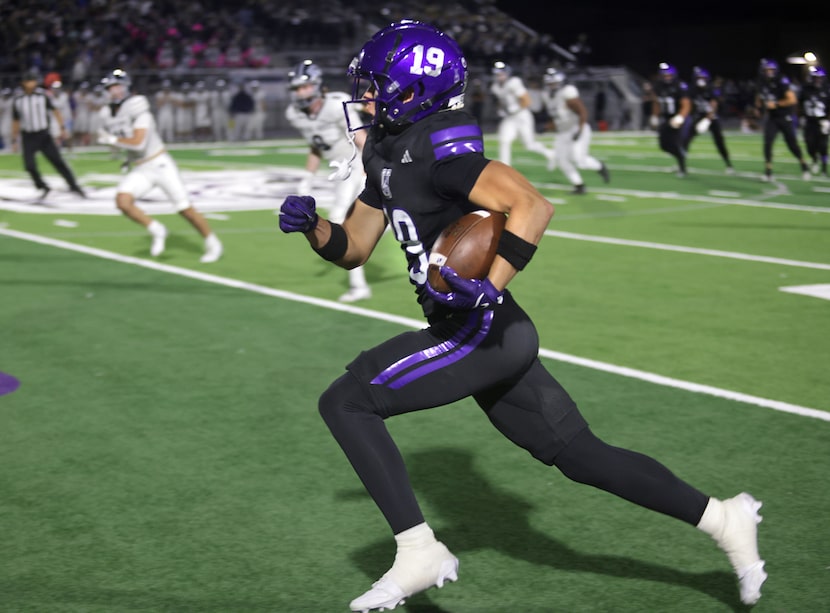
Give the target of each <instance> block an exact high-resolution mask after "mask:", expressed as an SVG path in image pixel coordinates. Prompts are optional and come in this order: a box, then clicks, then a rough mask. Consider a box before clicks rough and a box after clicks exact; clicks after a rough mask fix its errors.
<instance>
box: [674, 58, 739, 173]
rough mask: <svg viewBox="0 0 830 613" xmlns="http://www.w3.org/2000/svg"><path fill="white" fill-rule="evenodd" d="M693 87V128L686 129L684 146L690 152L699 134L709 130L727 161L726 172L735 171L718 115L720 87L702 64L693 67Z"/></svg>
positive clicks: (691, 96)
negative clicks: (714, 82)
mask: <svg viewBox="0 0 830 613" xmlns="http://www.w3.org/2000/svg"><path fill="white" fill-rule="evenodd" d="M692 76H693V77H694V79H693V81H692V88H691V94H690V98H691V100H692V124H693V126H692V128H691V129H688V130H686V140H685V142H684V144H683V148H684V149H685V150H686V152H687V153H688V151H689V145H690V144H691V142H692V140H693V139H694V138H695V136H697V135H698V134H704V133H705V132H709V133H711V134H712V140H714V141H715V147H717V149H718V153H720V156H721V158H722V159H723V161H724V163H726V174H728V175H731V174H733V173H734V172H735V169H734V168H732V162H731V161H730V159H729V150H728V149H727V148H726V141H725V140H724V138H723V128H722V127H721V123H720V117H719V116H718V105H719V104H720V89H719V88H717V87H715V85H714V84H713V83H712V77H711V75H710V74H709V71H708V70H706V69H705V68H702V67H700V66H695V67H694V68H692Z"/></svg>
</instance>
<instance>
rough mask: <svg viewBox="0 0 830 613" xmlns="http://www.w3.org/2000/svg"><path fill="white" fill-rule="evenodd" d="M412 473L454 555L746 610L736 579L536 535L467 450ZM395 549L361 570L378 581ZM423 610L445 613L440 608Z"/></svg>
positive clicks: (434, 458) (363, 558)
mask: <svg viewBox="0 0 830 613" xmlns="http://www.w3.org/2000/svg"><path fill="white" fill-rule="evenodd" d="M407 466H408V469H409V473H410V477H411V479H412V482H413V484H414V485H415V489H416V492H417V494H418V496H419V497H420V498H421V499H422V500H423V501H424V502H425V503H427V502H428V503H429V504H430V505H431V507H432V508H433V509H437V517H435V518H434V520H433V521H436V522H440V524H441V534H440V537H441V540H443V541H444V542H446V543H448V544H449V546H450V548H451V549H452V551H453V552H454V553H455V554H456V555H459V554H463V553H464V552H470V551H477V550H483V549H494V550H496V551H498V552H500V553H502V554H504V555H507V556H510V557H513V558H516V559H520V560H524V561H526V562H530V563H532V564H536V565H540V566H549V567H551V568H555V569H559V570H563V571H567V572H586V573H593V574H600V575H608V576H610V577H618V578H623V579H640V580H646V581H657V582H661V583H666V584H670V585H679V586H685V587H688V588H690V589H693V590H697V591H699V592H701V593H704V594H706V595H707V596H709V597H711V598H713V599H715V600H718V601H720V602H722V603H724V604H725V605H726V606H728V607H729V608H730V609H732V610H736V611H740V610H746V609H747V608H746V607H744V606H743V605H742V604H741V602H740V600H739V599H738V593H737V586H736V584H735V579H734V576H733V575H732V573H730V572H726V571H712V572H706V573H694V572H687V571H683V570H680V569H676V568H670V567H667V566H662V565H660V564H655V563H651V562H646V561H643V560H637V559H633V558H628V557H622V556H611V555H595V554H585V553H581V552H579V551H577V550H574V549H572V548H570V547H569V546H567V545H565V544H564V543H562V542H560V541H558V540H556V539H555V538H552V537H551V536H550V535H549V534H545V533H543V532H540V531H538V530H537V529H536V528H534V527H533V526H532V525H531V522H530V515H531V511H532V510H533V505H532V504H531V503H529V502H527V501H526V500H523V499H521V498H519V497H517V496H515V494H513V493H512V492H511V493H507V492H505V491H501V490H499V488H498V487H497V486H495V485H493V484H491V483H490V482H489V481H488V480H487V478H486V477H484V476H483V475H482V474H481V473H480V472H478V471H477V470H476V467H475V466H474V462H473V455H472V454H470V453H468V452H466V451H461V450H457V449H431V450H427V451H421V452H417V453H413V454H410V455H408V456H407ZM448 466H452V467H453V470H452V472H447V467H448ZM461 501H463V502H461ZM488 535H489V536H488ZM390 547H392V545H391V544H390V542H389V540H388V539H383V540H381V541H379V542H377V543H372V544H370V545H368V546H366V547H364V548H361V549H359V550H357V551H355V552H354V553H353V554H352V558H353V560H354V562H355V564H356V565H357V566H358V567H359V568H360V569H361V570H363V571H364V572H366V574H367V575H368V576H370V577H372V578H375V575H377V573H378V571H379V570H382V569H383V570H385V569H386V567H387V565H388V564H389V563H390V562H391V560H390ZM428 597H429V592H426V593H425V594H423V595H422V596H418V597H417V599H418V601H420V603H422V604H423V603H424V599H428ZM407 604H409V603H407ZM586 604H587V602H586ZM425 606H426V605H425ZM410 610H413V611H414V610H416V609H410ZM417 610H418V611H424V612H427V611H429V612H432V611H440V609H437V608H436V609H432V608H426V609H417Z"/></svg>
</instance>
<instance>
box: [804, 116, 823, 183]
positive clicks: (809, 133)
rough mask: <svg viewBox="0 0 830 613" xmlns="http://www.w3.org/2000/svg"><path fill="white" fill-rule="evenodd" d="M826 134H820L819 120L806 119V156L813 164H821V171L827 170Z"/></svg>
mask: <svg viewBox="0 0 830 613" xmlns="http://www.w3.org/2000/svg"><path fill="white" fill-rule="evenodd" d="M827 137H828V135H827V134H822V133H821V125H820V124H819V120H818V119H815V118H813V117H808V118H807V121H806V123H805V124H804V144H805V145H806V146H807V156H808V157H809V158H810V159H811V160H813V161H814V162H819V161H820V162H821V163H822V170H824V171H826V170H827V140H828V138H827Z"/></svg>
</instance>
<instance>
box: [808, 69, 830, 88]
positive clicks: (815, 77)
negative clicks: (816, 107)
mask: <svg viewBox="0 0 830 613" xmlns="http://www.w3.org/2000/svg"><path fill="white" fill-rule="evenodd" d="M809 78H810V81H812V82H813V83H815V84H817V85H819V84H821V83H824V79H826V78H827V71H826V70H824V68H822V67H821V66H810V68H809Z"/></svg>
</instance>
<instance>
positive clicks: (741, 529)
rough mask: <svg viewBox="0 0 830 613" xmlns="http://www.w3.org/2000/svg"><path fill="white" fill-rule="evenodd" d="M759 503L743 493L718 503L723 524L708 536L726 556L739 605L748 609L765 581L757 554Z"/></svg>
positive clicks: (757, 596)
mask: <svg viewBox="0 0 830 613" xmlns="http://www.w3.org/2000/svg"><path fill="white" fill-rule="evenodd" d="M761 504H762V503H761V502H760V501H758V500H755V499H754V498H753V497H752V496H750V495H749V494H747V493H746V492H742V493H740V494H738V495H737V496H735V497H734V498H729V499H727V500H724V501H722V505H723V523H722V525H721V529H720V530H719V532H718V533H717V534H714V535H712V538H714V539H715V541H716V542H717V544H718V546H719V547H720V548H721V549H723V550H724V551H725V552H726V555H727V557H728V558H729V562H730V563H731V564H732V568H734V569H735V574H736V575H738V582H739V584H740V589H741V602H743V603H744V604H747V605H752V604H755V603H756V602H758V600H759V599H760V598H761V585H763V583H764V581H766V578H767V573H766V572H764V561H763V560H762V559H761V556H760V555H759V554H758V524H759V523H761V520H762V519H763V518H762V517H761V515H760V514H759V513H758V510H759V509H760V508H761Z"/></svg>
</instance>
